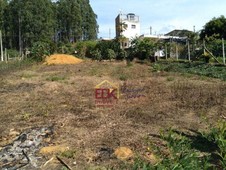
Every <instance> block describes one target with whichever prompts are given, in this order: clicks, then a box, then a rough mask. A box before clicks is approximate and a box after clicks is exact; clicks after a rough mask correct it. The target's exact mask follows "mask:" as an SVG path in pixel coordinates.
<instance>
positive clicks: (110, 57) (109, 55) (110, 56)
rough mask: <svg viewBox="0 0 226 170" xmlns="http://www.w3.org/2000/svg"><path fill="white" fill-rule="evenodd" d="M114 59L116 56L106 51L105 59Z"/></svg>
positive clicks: (110, 50)
mask: <svg viewBox="0 0 226 170" xmlns="http://www.w3.org/2000/svg"><path fill="white" fill-rule="evenodd" d="M115 57H116V55H115V52H114V50H112V49H108V50H107V56H106V59H108V60H112V59H115Z"/></svg>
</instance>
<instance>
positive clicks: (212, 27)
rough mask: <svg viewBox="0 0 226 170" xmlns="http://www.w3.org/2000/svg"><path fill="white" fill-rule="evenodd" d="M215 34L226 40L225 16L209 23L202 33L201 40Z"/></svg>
mask: <svg viewBox="0 0 226 170" xmlns="http://www.w3.org/2000/svg"><path fill="white" fill-rule="evenodd" d="M214 34H218V35H219V37H220V38H225V39H226V18H225V17H224V16H223V15H222V16H220V17H218V18H213V19H212V20H210V21H209V22H207V23H206V25H205V26H204V28H203V30H202V31H201V33H200V38H201V39H203V38H205V37H206V36H208V37H209V36H212V35H214Z"/></svg>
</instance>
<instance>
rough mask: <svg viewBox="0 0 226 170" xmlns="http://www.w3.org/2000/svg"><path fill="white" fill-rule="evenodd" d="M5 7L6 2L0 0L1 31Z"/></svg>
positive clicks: (5, 0)
mask: <svg viewBox="0 0 226 170" xmlns="http://www.w3.org/2000/svg"><path fill="white" fill-rule="evenodd" d="M6 6H7V0H0V30H2V29H3V22H4V10H5V8H6Z"/></svg>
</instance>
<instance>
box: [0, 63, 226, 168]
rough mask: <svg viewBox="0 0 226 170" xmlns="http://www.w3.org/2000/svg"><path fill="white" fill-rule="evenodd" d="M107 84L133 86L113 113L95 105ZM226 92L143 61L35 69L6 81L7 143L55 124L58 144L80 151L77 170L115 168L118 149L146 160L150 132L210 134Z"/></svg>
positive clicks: (1, 116) (1, 104) (1, 103)
mask: <svg viewBox="0 0 226 170" xmlns="http://www.w3.org/2000/svg"><path fill="white" fill-rule="evenodd" d="M104 80H108V81H110V82H112V83H113V84H117V85H119V87H120V88H122V87H123V86H125V83H126V88H127V90H128V91H127V92H126V91H125V90H124V93H120V98H119V100H118V103H117V104H115V105H114V106H113V107H110V108H100V107H96V106H95V95H94V92H95V91H94V88H95V86H96V85H98V84H99V83H101V82H102V81H104ZM225 87H226V84H225V83H224V82H222V81H220V80H216V79H208V78H202V77H197V76H190V75H189V76H188V75H180V74H175V73H165V72H157V73H156V72H152V71H151V66H148V65H141V64H136V63H135V64H133V65H132V66H126V65H125V64H124V63H122V62H119V63H116V62H101V63H100V62H84V63H81V64H79V65H66V66H45V65H38V66H33V67H31V68H29V69H26V70H23V71H18V72H13V73H11V74H10V75H8V76H6V77H3V76H1V77H0V108H1V110H0V121H1V123H0V140H2V141H3V139H5V138H6V136H7V135H8V134H9V132H10V130H12V129H14V130H16V131H18V132H22V131H23V130H25V129H28V128H31V127H39V126H47V125H49V126H51V125H54V131H55V134H54V138H53V139H52V141H51V144H54V145H62V144H63V145H65V146H69V147H70V149H71V150H75V151H76V154H75V156H74V158H73V159H72V158H70V159H69V160H68V161H69V164H71V165H73V164H72V163H73V162H75V161H76V165H73V167H74V168H75V169H83V168H87V167H93V166H97V165H101V166H102V167H108V166H110V167H111V166H115V165H116V164H118V163H119V162H120V161H119V160H118V159H115V158H111V157H110V156H109V155H108V154H106V153H107V152H108V151H109V152H110V151H111V149H112V150H114V149H115V148H117V147H119V146H127V147H129V148H130V149H132V150H133V151H134V153H136V154H138V155H142V154H144V152H145V148H146V147H147V143H146V140H145V138H146V137H147V136H149V134H158V133H159V131H160V130H162V129H167V128H172V127H173V128H175V129H178V130H182V131H183V130H186V131H188V130H189V129H192V130H194V131H197V130H200V129H205V128H206V127H207V126H208V124H209V123H207V122H205V121H204V118H207V119H208V120H210V123H214V122H215V121H216V120H218V119H219V117H220V116H221V115H223V114H224V111H225V109H226V88H225ZM121 90H122V89H121ZM129 90H131V91H133V92H129ZM131 94H132V95H131ZM0 144H1V143H0ZM106 148H108V149H109V150H108V149H106ZM103 150H104V151H106V153H104V154H102V153H103V152H101V151H103ZM47 158H51V155H48V156H47Z"/></svg>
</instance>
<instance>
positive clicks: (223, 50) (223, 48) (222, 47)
mask: <svg viewBox="0 0 226 170" xmlns="http://www.w3.org/2000/svg"><path fill="white" fill-rule="evenodd" d="M222 51H223V64H224V65H225V50H224V38H222Z"/></svg>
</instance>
